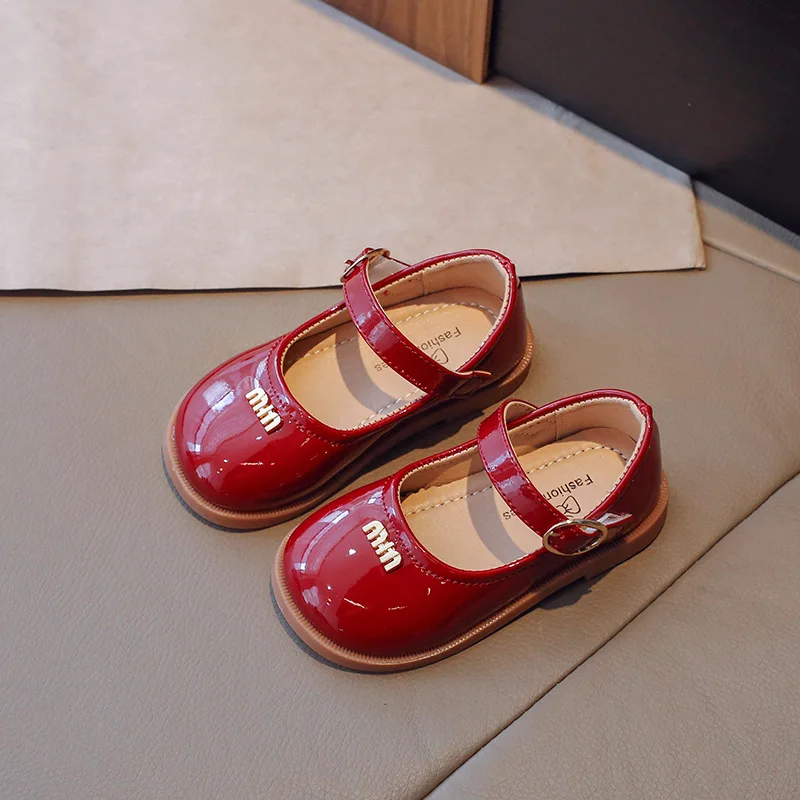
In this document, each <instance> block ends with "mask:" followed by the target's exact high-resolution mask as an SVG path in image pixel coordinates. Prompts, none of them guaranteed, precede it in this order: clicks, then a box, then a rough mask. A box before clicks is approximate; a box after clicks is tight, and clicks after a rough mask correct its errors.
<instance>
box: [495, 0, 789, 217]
mask: <svg viewBox="0 0 800 800" xmlns="http://www.w3.org/2000/svg"><path fill="white" fill-rule="evenodd" d="M493 25H494V28H493V32H492V44H491V54H490V59H491V67H492V69H493V71H495V72H497V73H500V74H502V75H506V76H508V77H510V78H512V79H513V80H515V81H517V82H518V83H521V84H522V85H524V86H527V87H528V88H530V89H533V90H534V91H536V92H539V93H540V94H542V95H544V96H545V97H548V98H550V99H551V100H554V101H555V102H557V103H560V104H561V105H563V106H566V107H567V108H569V109H570V110H572V111H575V112H576V113H578V114H580V115H581V116H583V117H585V118H586V119H589V120H591V121H592V122H595V123H596V124H598V125H600V126H601V127H603V128H606V129H608V130H610V131H611V132H613V133H616V134H618V135H619V136H621V137H623V138H624V139H627V140H628V141H630V142H633V143H634V144H636V145H638V146H639V147H642V148H643V149H645V150H647V151H648V152H650V153H653V154H654V155H656V156H658V157H659V158H661V159H663V160H664V161H667V162H668V163H670V164H673V165H675V166H676V167H678V168H680V169H682V170H683V171H685V172H687V173H689V174H690V175H691V176H692V177H693V178H695V179H696V180H700V181H703V182H704V183H707V184H709V185H710V186H712V187H713V188H715V189H717V190H718V191H720V192H723V193H724V194H727V195H729V196H731V197H733V198H734V199H735V200H738V201H739V202H741V203H744V204H745V205H747V206H749V207H750V208H752V209H754V210H755V211H758V212H760V213H761V214H764V215H765V216H767V217H769V218H771V219H772V220H774V221H775V222H778V223H780V224H782V225H784V226H786V227H788V228H790V229H791V230H794V231H797V232H800V198H798V188H799V187H800V0H608V1H607V2H603V3H601V2H597V0H495V12H494V23H493Z"/></svg>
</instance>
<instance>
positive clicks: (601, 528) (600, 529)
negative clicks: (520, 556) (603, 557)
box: [542, 517, 608, 556]
mask: <svg viewBox="0 0 800 800" xmlns="http://www.w3.org/2000/svg"><path fill="white" fill-rule="evenodd" d="M573 525H577V526H578V527H579V528H594V530H596V531H597V536H595V537H594V539H592V541H591V542H589V543H588V544H585V545H584V546H583V547H581V548H580V549H579V550H576V551H575V552H574V553H565V552H563V551H562V550H558V549H557V548H555V547H553V545H551V544H550V537H551V536H552V535H553V534H554V533H557V532H558V531H560V530H561V529H562V528H571V527H572V526H573ZM607 538H608V528H607V527H606V526H605V525H603V523H602V522H598V521H597V520H595V519H580V518H577V517H576V518H575V519H565V520H563V521H562V522H556V524H555V525H553V526H552V527H551V528H550V529H549V530H548V531H547V533H545V535H544V536H542V545H543V546H544V549H545V550H547V551H548V552H550V553H553V554H554V555H557V556H582V555H583V554H584V553H588V552H589V551H590V550H594V549H595V547H599V546H600V545H601V544H603V542H604V541H605V540H606V539H607Z"/></svg>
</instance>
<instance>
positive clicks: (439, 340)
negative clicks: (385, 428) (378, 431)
mask: <svg viewBox="0 0 800 800" xmlns="http://www.w3.org/2000/svg"><path fill="white" fill-rule="evenodd" d="M501 305H502V299H501V298H499V297H497V296H495V295H493V294H490V293H489V292H485V291H482V290H481V289H473V288H458V289H447V290H444V291H441V292H435V293H432V294H429V295H425V296H424V297H421V298H419V299H418V300H415V301H413V302H409V303H401V304H399V305H396V306H392V307H391V308H389V309H387V310H386V313H387V315H388V316H389V318H390V319H391V320H392V322H393V323H394V324H395V325H396V326H397V327H398V328H399V329H400V330H401V331H402V332H403V334H404V335H405V336H406V337H407V338H408V339H410V340H411V341H412V342H413V343H414V344H415V345H417V347H419V348H420V349H421V350H422V351H423V352H425V353H427V354H428V355H429V356H431V358H434V359H435V360H436V361H438V362H439V363H440V364H443V365H444V366H446V367H447V368H448V369H450V370H454V371H456V370H458V369H459V368H460V367H461V366H462V365H463V364H464V363H466V361H468V360H469V359H470V358H471V357H472V356H473V355H474V354H475V351H476V350H477V349H478V348H479V347H480V345H481V344H482V343H483V342H484V340H485V339H486V336H487V335H488V334H489V331H490V330H491V328H492V325H493V324H494V321H495V320H496V319H497V315H498V313H499V311H500V307H501ZM295 348H296V349H297V350H299V357H297V358H296V360H295V361H294V362H293V363H291V364H290V365H289V366H288V367H287V368H286V383H287V385H288V386H289V390H290V391H291V392H292V394H293V395H294V396H295V397H296V398H297V400H298V402H300V403H301V404H302V406H303V407H304V408H305V409H306V410H307V411H308V412H309V413H310V414H311V415H312V416H314V417H316V418H317V419H318V420H320V421H322V422H324V423H325V424H326V425H330V426H331V427H334V428H339V429H344V428H357V427H359V426H360V425H365V424H368V423H370V422H374V421H375V420H377V419H380V418H381V417H382V416H385V415H387V414H390V413H391V412H393V411H396V410H397V409H399V408H402V407H403V405H406V404H408V403H410V402H412V401H413V400H416V399H417V398H418V397H421V396H422V395H423V392H422V390H420V389H418V388H417V387H416V386H414V385H413V384H411V383H409V382H408V381H407V380H406V379H405V378H404V377H403V376H402V375H399V374H398V373H396V372H395V371H394V370H392V369H391V368H390V367H388V366H387V365H386V364H384V363H383V361H381V359H380V358H378V356H376V355H375V353H373V352H372V350H370V348H369V346H368V345H367V344H366V343H365V342H364V340H363V339H362V338H361V337H360V336H359V335H358V332H357V331H356V329H355V327H354V326H353V323H352V322H347V323H345V324H343V325H340V326H339V327H337V328H335V329H333V330H331V331H328V332H326V333H324V334H320V335H317V336H311V337H308V338H307V339H305V340H303V341H302V342H299V343H298V344H297V345H295Z"/></svg>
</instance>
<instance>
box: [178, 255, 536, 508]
mask: <svg viewBox="0 0 800 800" xmlns="http://www.w3.org/2000/svg"><path fill="white" fill-rule="evenodd" d="M388 255H389V254H388V252H387V251H382V250H365V251H364V252H363V253H362V254H361V256H359V257H358V258H357V259H356V260H355V261H354V262H352V263H350V262H348V264H349V266H348V268H347V269H346V271H345V273H344V275H343V276H342V282H343V285H344V300H343V302H341V303H339V304H338V305H336V306H334V307H333V308H330V309H328V310H326V311H324V312H322V313H321V314H319V315H318V316H317V317H314V318H313V319H311V320H309V321H307V322H305V323H303V324H302V325H300V326H299V327H298V328H296V329H295V330H293V331H291V332H289V333H287V334H285V335H283V336H280V337H278V338H277V339H274V340H272V341H270V342H267V343H266V344H264V345H261V346H259V347H256V348H254V349H252V350H249V351H247V352H245V353H242V354H240V355H238V356H236V357H234V358H232V359H231V360H230V361H228V362H226V363H224V364H222V365H221V366H219V367H217V368H216V369H215V370H214V371H213V372H211V373H209V374H208V375H206V376H205V377H204V378H203V379H202V380H201V381H200V382H199V383H197V385H196V386H195V387H194V388H193V389H192V390H191V391H190V392H189V393H188V394H187V395H186V397H185V398H184V400H183V402H182V403H181V404H180V406H179V408H178V412H177V415H176V422H175V447H176V450H177V456H178V459H179V462H180V467H181V470H182V472H183V473H184V475H185V477H186V479H187V480H188V482H189V483H190V484H191V486H192V487H193V488H194V489H195V490H196V491H197V492H198V493H199V494H200V495H201V496H202V497H203V498H205V499H206V500H207V501H209V502H210V503H213V504H216V505H218V506H222V507H224V508H227V509H232V510H236V511H259V510H269V509H271V508H279V507H281V506H285V505H287V504H288V503H291V502H292V501H293V500H294V499H296V498H301V497H302V496H303V495H307V494H308V493H309V492H312V491H315V490H316V489H318V488H319V487H321V486H322V485H324V484H325V482H326V481H328V480H329V479H330V478H331V476H333V475H334V474H336V473H337V472H338V471H339V470H341V469H343V468H344V467H345V466H346V465H347V464H349V463H350V462H351V461H352V460H353V459H355V458H356V457H358V456H359V455H361V454H362V453H364V451H365V450H366V449H367V448H369V447H370V446H371V445H372V444H373V443H375V442H376V440H377V439H379V438H380V437H382V436H383V435H384V434H385V433H386V432H387V431H388V430H389V429H391V428H393V427H394V426H396V425H398V424H404V421H406V420H408V418H409V417H411V416H414V415H417V414H422V415H424V414H426V413H428V412H429V411H430V409H431V408H433V407H435V406H437V405H438V404H440V403H443V402H447V401H449V400H452V399H454V398H459V397H461V396H464V395H470V394H472V393H474V392H477V391H480V390H481V389H483V388H486V387H487V386H489V385H490V384H492V383H493V382H495V381H498V380H499V379H501V378H502V377H503V376H504V375H506V374H507V373H509V372H510V371H512V370H513V369H514V367H515V366H516V365H517V364H518V363H519V362H520V360H521V359H522V358H523V356H524V355H525V352H526V347H527V346H528V345H527V342H526V332H527V321H526V317H525V309H524V306H523V300H522V295H521V293H520V292H518V280H517V277H516V273H515V269H514V265H513V264H512V263H511V261H509V260H508V259H507V258H505V257H504V256H501V255H500V254H498V253H494V252H492V251H489V250H470V251H464V252H461V253H451V254H448V255H442V256H437V257H436V258H432V259H429V260H427V261H423V262H421V263H419V264H416V265H413V266H409V265H406V264H402V262H397V261H395V260H390V259H389V258H388ZM371 269H377V270H382V271H384V272H387V271H389V270H390V269H391V270H395V271H394V272H393V273H392V274H388V275H387V276H386V277H383V278H381V279H380V280H378V281H377V282H376V283H375V285H374V287H373V286H372V285H371V283H370V279H369V275H368V272H369V271H370V270H371Z"/></svg>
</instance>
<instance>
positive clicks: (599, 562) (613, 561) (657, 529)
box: [582, 476, 669, 581]
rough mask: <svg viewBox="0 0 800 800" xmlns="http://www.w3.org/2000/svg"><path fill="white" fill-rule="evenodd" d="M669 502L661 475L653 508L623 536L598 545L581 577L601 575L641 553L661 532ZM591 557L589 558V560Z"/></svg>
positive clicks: (666, 487) (667, 489) (587, 578)
mask: <svg viewBox="0 0 800 800" xmlns="http://www.w3.org/2000/svg"><path fill="white" fill-rule="evenodd" d="M668 504H669V487H668V486H667V478H666V476H662V479H661V490H660V492H659V495H658V500H657V502H656V504H655V507H654V508H653V510H652V511H651V512H650V514H648V516H647V517H646V518H645V519H644V521H643V522H642V523H641V525H639V526H638V527H636V528H634V529H633V530H632V531H631V532H630V533H628V534H625V536H623V537H621V538H620V539H617V540H615V541H613V542H610V543H609V544H608V546H607V547H599V548H598V549H597V551H596V553H595V554H594V555H593V556H590V557H589V559H587V563H586V571H585V572H584V573H583V576H582V577H583V579H584V580H586V581H590V580H592V578H596V577H597V576H598V575H602V573H604V572H608V570H610V569H612V568H613V567H616V566H617V564H621V563H622V562H623V561H627V560H628V559H629V558H632V557H633V556H635V555H636V554H637V553H641V551H642V550H644V549H645V547H647V546H648V545H649V544H651V543H652V542H653V541H655V538H656V537H657V536H658V534H659V533H661V529H662V528H663V527H664V522H665V521H666V519H667V506H668ZM590 559H591V560H590Z"/></svg>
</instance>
